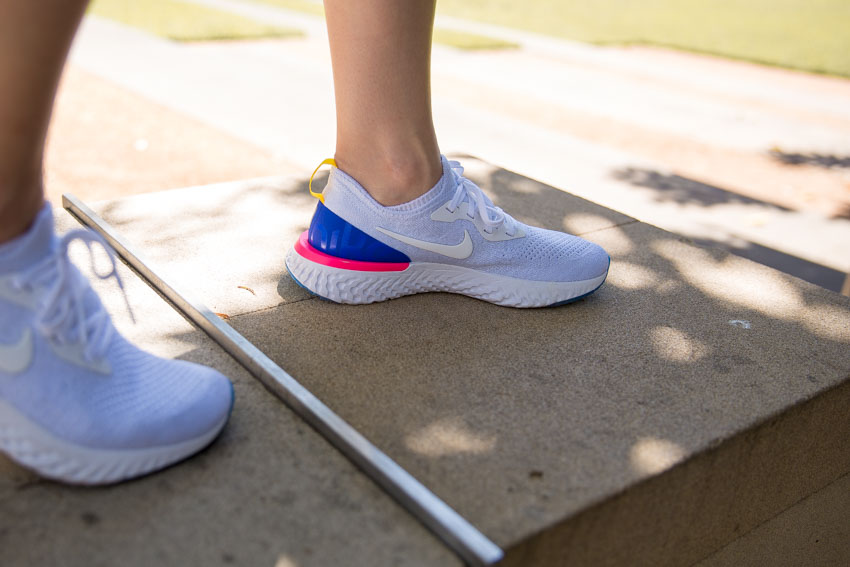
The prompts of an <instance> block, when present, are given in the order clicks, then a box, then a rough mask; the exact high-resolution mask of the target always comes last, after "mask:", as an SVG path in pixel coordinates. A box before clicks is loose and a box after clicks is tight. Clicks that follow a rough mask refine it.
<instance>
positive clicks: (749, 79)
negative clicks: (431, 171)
mask: <svg viewBox="0 0 850 567" xmlns="http://www.w3.org/2000/svg"><path fill="white" fill-rule="evenodd" d="M848 29H850V1H847V0H771V1H768V0H642V1H640V2H638V1H635V0H438V2H437V25H436V28H435V32H434V42H435V43H434V53H433V62H432V70H433V99H434V113H435V120H436V124H437V132H438V135H439V138H440V143H441V147H442V149H443V151H444V152H447V153H448V152H452V153H460V154H469V155H475V156H477V157H480V158H483V159H485V160H488V161H491V162H493V163H495V164H498V165H500V166H502V167H505V168H507V169H511V170H514V171H517V172H519V173H522V174H524V175H526V176H528V177H531V178H534V179H538V180H540V181H543V182H545V183H548V184H551V185H553V186H555V187H558V188H559V189H562V190H565V191H568V192H571V193H574V194H577V195H580V196H582V197H584V198H586V199H589V200H592V201H595V202H598V203H600V204H602V205H605V206H608V207H610V208H613V209H616V210H619V211H622V212H624V213H626V214H629V215H631V216H634V217H636V218H639V219H640V220H643V221H646V222H650V223H652V224H655V225H658V226H660V227H662V228H665V229H668V230H671V231H673V232H676V233H679V234H681V235H683V236H686V237H688V238H690V239H692V240H694V241H695V242H697V243H699V244H703V245H707V246H714V247H721V248H724V249H727V250H731V251H733V252H734V253H736V254H739V255H741V256H744V257H748V258H750V259H753V260H755V261H758V262H761V263H763V264H767V265H770V266H773V267H775V268H777V269H780V270H782V271H785V272H787V273H790V274H793V275H796V276H798V277H801V278H803V279H806V280H808V281H811V282H813V283H816V284H818V285H821V286H823V287H826V288H829V289H832V290H834V291H843V293H845V294H847V295H850V280H848V277H847V273H848V272H850V33H848V32H847V30H848ZM334 137H335V132H334V106H333V85H332V81H331V69H330V55H329V51H328V47H327V35H326V32H325V28H324V22H323V9H322V5H321V3H320V2H314V1H311V0H95V1H94V2H93V3H92V4H91V6H90V8H89V11H88V15H87V17H86V19H85V21H84V23H83V26H82V28H81V31H80V34H79V35H78V37H77V40H76V42H75V45H74V48H73V50H72V54H71V58H70V62H69V66H68V68H67V69H66V72H65V75H64V78H63V81H62V84H61V87H60V91H59V96H58V100H57V107H56V110H55V114H54V122H53V126H52V128H51V132H50V137H49V142H48V158H47V186H48V190H49V193H50V199H51V200H52V201H54V202H58V201H59V198H60V196H61V194H62V193H65V192H71V193H74V194H76V195H77V196H78V197H80V198H82V199H83V200H86V201H96V200H99V199H104V198H114V197H120V196H122V195H129V194H135V193H141V192H150V191H161V190H167V189H173V188H178V187H186V186H192V185H204V184H210V183H217V182H224V181H231V180H236V179H246V178H252V177H262V176H271V175H279V174H293V173H294V174H298V175H303V176H304V177H306V176H308V175H309V173H310V172H311V171H312V170H313V168H314V167H315V165H316V164H318V163H319V162H320V161H321V160H322V159H324V158H326V157H330V156H331V155H332V154H333V149H334ZM529 198H530V199H533V198H534V195H533V192H530V194H529ZM565 228H567V227H565Z"/></svg>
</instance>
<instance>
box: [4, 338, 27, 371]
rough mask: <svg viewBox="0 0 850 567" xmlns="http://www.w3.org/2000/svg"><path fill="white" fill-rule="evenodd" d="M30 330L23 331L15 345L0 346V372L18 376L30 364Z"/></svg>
mask: <svg viewBox="0 0 850 567" xmlns="http://www.w3.org/2000/svg"><path fill="white" fill-rule="evenodd" d="M32 357H33V343H32V329H29V328H28V329H27V330H26V331H24V334H23V336H22V337H21V340H20V341H18V344H16V345H0V371H2V372H6V373H7V374H20V373H21V372H23V371H24V370H26V369H27V368H28V367H29V365H30V364H31V363H32Z"/></svg>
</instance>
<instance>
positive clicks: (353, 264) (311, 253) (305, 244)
mask: <svg viewBox="0 0 850 567" xmlns="http://www.w3.org/2000/svg"><path fill="white" fill-rule="evenodd" d="M295 251H296V252H298V254H299V255H301V257H302V258H306V259H307V260H310V261H311V262H316V263H317V264H322V265H323V266H330V267H331V268H339V269H341V270H356V271H358V272H402V271H404V270H406V269H407V267H408V266H409V265H410V264H409V263H408V262H361V261H358V260H347V259H345V258H337V257H336V256H331V255H330V254H325V253H324V252H321V251H319V250H316V249H315V248H313V245H312V244H310V241H309V240H308V239H307V231H306V230H305V231H304V232H302V233H301V236H300V237H298V242H296V243H295Z"/></svg>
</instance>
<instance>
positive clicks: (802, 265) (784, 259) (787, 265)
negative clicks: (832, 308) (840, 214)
mask: <svg viewBox="0 0 850 567" xmlns="http://www.w3.org/2000/svg"><path fill="white" fill-rule="evenodd" d="M693 242H694V243H695V244H699V245H700V246H706V247H711V248H720V249H721V250H727V251H729V252H731V253H733V254H735V255H736V256H740V257H741V258H746V259H748V260H752V261H753V262H758V263H759V264H762V265H764V266H770V267H771V268H775V269H777V270H779V271H781V272H784V273H786V274H789V275H792V276H794V277H797V278H800V279H801V280H805V281H807V282H809V283H813V284H815V285H818V286H820V287H822V288H824V289H828V290H830V291H834V292H837V293H841V291H842V289H843V286H844V280H845V278H846V277H847V274H845V273H844V272H841V271H838V270H835V269H833V268H830V267H828V266H824V265H822V264H818V263H816V262H810V261H809V260H804V259H803V258H798V257H797V256H792V255H790V254H786V253H785V252H780V251H779V250H775V249H773V248H768V247H767V246H762V245H760V244H755V243H753V242H744V241H739V242H726V241H719V240H711V239H708V238H696V239H693Z"/></svg>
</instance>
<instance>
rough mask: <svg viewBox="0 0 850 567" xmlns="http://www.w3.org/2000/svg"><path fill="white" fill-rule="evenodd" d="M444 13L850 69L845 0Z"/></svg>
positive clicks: (587, 0)
mask: <svg viewBox="0 0 850 567" xmlns="http://www.w3.org/2000/svg"><path fill="white" fill-rule="evenodd" d="M437 10H438V12H439V13H442V14H446V15H451V16H456V17H460V18H467V19H470V20H476V21H480V22H488V23H493V24H498V25H503V26H506V27H512V28H517V29H523V30H527V31H533V32H537V33H542V34H547V35H552V36H556V37H562V38H566V39H573V40H578V41H585V42H590V43H597V44H626V45H628V44H644V45H658V46H663V47H674V48H678V49H684V50H688V51H696V52H701V53H709V54H714V55H721V56H724V57H730V58H735V59H744V60H749V61H754V62H758V63H766V64H769V65H778V66H782V67H788V68H792V69H801V70H805V71H812V72H816V73H827V74H831V75H839V76H844V77H850V32H848V29H850V2H848V1H847V0H747V1H742V0H440V1H439V2H437Z"/></svg>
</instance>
